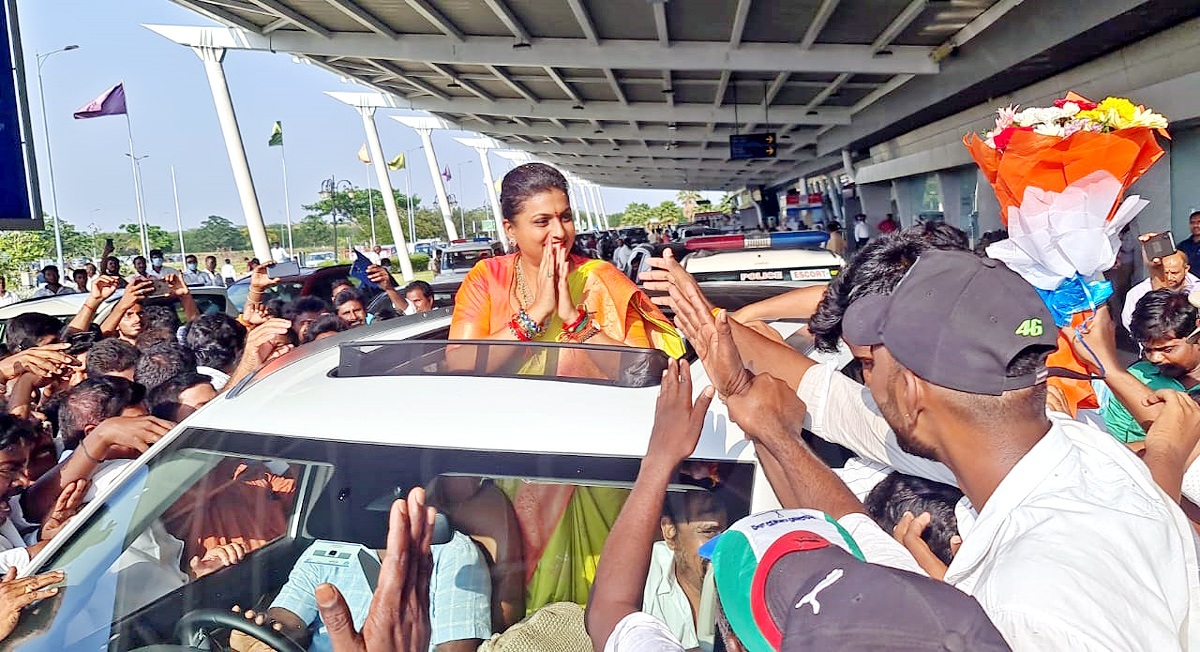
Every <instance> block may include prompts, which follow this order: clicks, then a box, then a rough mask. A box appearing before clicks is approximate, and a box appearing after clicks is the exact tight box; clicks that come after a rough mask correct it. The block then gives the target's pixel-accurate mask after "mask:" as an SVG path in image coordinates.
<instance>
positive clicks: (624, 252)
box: [612, 238, 633, 276]
mask: <svg viewBox="0 0 1200 652" xmlns="http://www.w3.org/2000/svg"><path fill="white" fill-rule="evenodd" d="M617 243H618V246H617V250H616V251H614V252H613V259H612V262H613V265H616V267H617V269H619V270H621V273H623V274H625V275H626V276H628V275H629V259H630V258H632V257H633V248H632V247H630V246H629V243H628V242H625V238H619V239H617Z"/></svg>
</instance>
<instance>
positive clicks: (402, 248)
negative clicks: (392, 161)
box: [357, 106, 416, 283]
mask: <svg viewBox="0 0 1200 652" xmlns="http://www.w3.org/2000/svg"><path fill="white" fill-rule="evenodd" d="M357 109H358V113H359V115H361V116H362V121H363V129H365V130H366V132H367V147H369V148H370V149H371V167H373V168H375V179H376V181H378V182H379V192H380V193H382V194H383V208H384V211H385V212H386V213H387V220H388V226H390V227H392V237H393V238H394V239H395V243H394V244H395V245H396V258H398V259H400V260H399V262H400V274H401V276H403V277H404V282H405V283H408V282H410V281H412V280H413V279H414V278H416V277H415V276H414V275H413V268H412V261H411V260H409V259H408V243H407V242H406V241H405V238H404V229H403V228H402V227H401V226H400V209H399V208H398V207H397V206H396V194H395V193H393V192H392V180H391V178H389V177H388V172H387V159H385V158H384V157H383V143H381V142H380V140H379V129H378V128H377V127H376V126H375V108H374V107H370V106H360V107H357Z"/></svg>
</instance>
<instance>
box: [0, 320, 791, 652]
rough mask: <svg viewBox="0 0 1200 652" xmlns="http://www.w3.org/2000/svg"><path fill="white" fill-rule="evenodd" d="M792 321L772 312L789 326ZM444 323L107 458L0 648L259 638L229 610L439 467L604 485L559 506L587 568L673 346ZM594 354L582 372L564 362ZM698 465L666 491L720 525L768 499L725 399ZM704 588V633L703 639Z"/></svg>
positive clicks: (633, 459) (642, 435)
mask: <svg viewBox="0 0 1200 652" xmlns="http://www.w3.org/2000/svg"><path fill="white" fill-rule="evenodd" d="M798 326H799V324H793V325H786V324H785V325H779V326H777V327H781V328H783V329H784V330H783V332H784V333H785V334H790V333H788V330H789V329H790V330H795V329H796V328H797V327H798ZM449 327H450V310H449V309H448V308H443V309H438V310H435V311H434V312H431V313H426V314H419V315H412V316H409V317H402V318H399V319H395V320H389V321H386V322H381V323H377V324H374V325H371V326H367V327H364V328H360V329H356V330H353V331H349V332H346V333H342V334H340V335H338V336H335V337H332V338H329V339H326V340H321V341H318V342H314V343H312V344H310V345H306V346H304V347H300V348H298V349H296V350H294V351H292V352H291V353H290V354H288V355H286V356H284V357H282V358H280V359H278V360H276V361H274V362H272V363H270V364H269V365H268V366H267V367H266V368H265V369H263V370H262V371H260V372H259V373H257V374H256V375H254V376H251V377H250V378H247V379H246V380H245V381H243V382H241V383H240V384H239V385H238V386H236V387H234V388H232V389H230V390H229V391H227V392H225V393H224V394H222V395H221V396H219V397H217V398H216V399H214V400H213V401H212V402H211V403H209V404H208V405H207V406H205V407H203V408H201V409H200V410H199V411H197V412H196V413H194V414H192V415H191V416H190V417H188V418H187V419H185V420H184V421H183V422H182V423H180V424H179V425H178V426H176V427H175V428H174V429H173V430H172V431H171V432H170V433H169V434H168V435H167V436H166V437H164V438H163V439H162V440H161V441H160V442H158V443H157V444H156V445H155V446H154V447H152V448H151V449H150V450H149V451H148V452H147V453H146V454H144V455H142V457H140V458H139V459H137V460H132V461H128V462H119V463H115V464H114V463H112V462H109V463H106V464H107V465H109V468H107V469H105V470H104V471H102V472H101V473H99V474H98V477H97V478H96V482H95V484H96V489H97V491H96V495H95V497H94V499H93V500H92V501H91V502H90V503H89V504H88V505H87V506H86V507H85V509H84V511H83V512H81V513H80V514H79V515H78V516H77V517H76V518H74V519H73V520H72V521H71V522H70V523H69V524H68V525H67V526H66V528H65V529H64V531H63V532H62V533H60V534H59V535H58V536H57V537H56V538H55V539H54V540H53V541H52V543H51V545H49V546H48V547H47V548H46V549H45V550H43V551H42V553H41V554H39V555H38V556H37V558H35V559H34V560H33V561H32V562H31V563H30V564H29V565H28V567H27V568H25V569H23V570H24V571H25V572H26V573H29V572H38V573H42V572H47V571H50V570H55V569H57V570H62V571H64V572H65V574H66V580H65V582H64V588H63V589H62V590H61V591H60V592H59V593H58V594H57V595H56V596H54V597H52V598H49V599H47V600H45V601H43V602H42V603H41V604H40V605H39V606H37V607H36V608H34V609H32V610H31V611H29V612H27V613H26V614H25V616H24V618H23V620H22V622H21V623H20V625H19V626H18V630H17V631H16V632H14V634H13V635H12V636H11V637H10V638H9V640H8V641H5V643H4V645H6V646H10V647H9V648H8V649H22V650H88V651H91V650H100V649H110V650H126V649H135V650H136V649H144V650H146V651H147V652H148V651H149V650H152V649H153V650H160V651H163V650H172V649H174V650H184V649H192V648H188V647H185V646H187V645H189V644H197V645H205V643H204V642H203V639H204V638H206V637H211V638H212V641H210V642H209V643H211V644H212V645H213V647H212V648H211V649H217V648H216V644H217V643H220V644H223V641H224V640H225V639H224V637H225V636H226V634H225V631H226V630H224V628H225V627H226V626H228V625H229V624H230V623H231V622H238V621H239V620H240V621H242V622H241V623H240V627H241V628H243V629H248V630H249V631H251V632H252V633H259V634H262V633H263V632H262V631H261V629H262V628H257V629H256V628H255V627H254V626H253V624H246V623H245V622H244V619H239V618H231V617H229V609H230V608H231V607H232V606H233V605H235V604H236V605H241V606H242V607H243V608H245V607H248V606H249V607H253V608H255V609H259V610H262V609H265V608H266V606H267V605H268V604H269V603H270V601H271V599H272V596H274V595H275V594H276V593H278V591H279V590H280V588H281V587H282V586H283V585H284V584H285V582H287V581H288V574H289V571H290V569H292V567H293V565H294V564H296V563H297V560H298V559H300V558H301V555H302V554H304V553H305V551H306V550H308V549H309V548H310V545H311V544H313V543H314V541H318V540H321V541H335V542H348V543H349V544H352V545H361V546H363V547H364V549H381V548H383V547H384V545H385V532H386V520H387V511H386V510H387V506H388V505H389V503H390V501H391V500H392V498H393V497H395V496H399V495H403V494H405V493H407V491H408V490H409V488H411V487H414V486H428V485H429V484H430V483H431V482H432V481H434V480H435V479H438V478H455V477H457V478H463V477H469V478H478V479H479V483H480V486H483V485H484V483H490V484H491V485H493V486H496V487H499V488H501V489H502V490H503V491H504V492H505V495H506V496H508V497H509V498H511V499H513V502H514V503H516V502H517V500H516V496H520V495H523V492H527V491H534V490H537V491H539V492H545V493H546V495H549V494H554V495H559V496H561V495H562V493H561V492H567V495H572V496H573V495H579V496H581V497H582V496H588V497H595V498H596V501H595V504H594V505H593V504H592V503H588V505H590V506H591V507H594V508H595V513H592V514H590V515H589V514H584V513H582V512H583V511H586V509H591V507H580V508H579V509H580V510H581V512H580V513H574V517H571V518H566V517H564V522H565V521H567V520H572V523H573V525H571V527H576V528H579V527H582V528H584V529H586V530H587V532H586V533H585V534H581V535H580V536H581V537H583V538H585V539H587V538H590V541H591V544H592V545H591V547H590V548H589V550H594V553H590V554H592V555H593V556H589V557H586V558H583V555H585V553H584V552H583V551H582V550H580V549H578V548H577V547H572V546H568V549H567V550H568V552H567V553H566V554H567V555H568V556H570V555H580V556H581V557H580V558H572V559H567V560H566V561H567V562H568V563H567V567H569V568H576V569H583V570H580V571H579V572H581V573H584V575H585V576H586V575H587V574H588V573H590V572H593V571H594V568H595V566H594V564H595V555H598V554H599V549H600V548H599V546H600V545H601V544H602V543H603V539H604V537H605V535H606V534H607V531H608V528H610V527H611V525H612V520H613V519H615V516H616V511H619V507H620V504H621V503H622V502H623V500H624V497H625V495H626V494H627V490H628V488H629V487H630V486H632V483H633V480H634V479H635V477H636V475H637V471H638V465H639V463H640V461H641V457H642V456H643V455H644V454H645V452H646V445H647V442H648V439H649V434H650V428H651V425H652V423H653V417H654V408H655V402H656V398H657V395H658V383H659V379H660V377H661V371H662V369H663V368H664V365H665V364H666V357H665V356H664V355H663V354H662V353H661V352H658V351H654V350H644V349H631V348H619V347H603V346H586V345H581V346H568V345H561V344H544V345H531V344H529V343H520V342H510V343H501V342H474V343H473V342H446V341H444V340H445V338H446V337H447V334H448V331H449ZM585 358H586V360H587V361H588V362H589V363H591V364H592V367H589V368H590V369H593V371H591V372H588V373H584V374H580V373H577V372H576V371H571V370H570V369H569V368H568V367H570V368H573V369H578V368H579V367H580V365H578V364H575V363H578V362H579V361H580V360H583V359H585ZM571 361H574V362H571ZM603 370H608V371H603ZM692 375H693V378H694V387H695V391H696V392H697V393H698V392H699V391H700V390H701V389H702V388H703V387H705V386H706V384H707V381H706V378H705V375H704V371H703V369H702V367H701V366H700V364H699V363H696V364H694V365H693V366H692ZM693 460H694V462H690V463H689V464H687V465H685V470H686V471H687V472H686V473H681V474H680V476H679V477H678V478H677V479H676V481H675V482H674V483H672V485H671V491H672V492H675V493H677V494H680V495H683V494H686V493H688V492H706V493H708V494H711V495H712V497H713V499H714V500H718V501H719V503H720V504H721V505H722V506H723V507H724V509H725V513H726V522H733V521H734V520H736V519H737V518H739V517H741V516H743V515H746V514H748V513H750V512H751V511H752V510H754V511H758V510H763V509H769V508H773V507H777V503H776V502H775V497H774V494H773V493H772V492H771V490H770V488H769V486H768V485H767V483H766V482H765V480H764V479H763V477H762V476H761V474H760V473H759V472H758V469H757V464H756V461H755V458H754V456H753V454H752V451H751V448H750V446H749V445H748V442H746V441H745V440H744V438H743V433H742V432H741V431H740V430H739V429H738V427H737V426H736V425H734V424H733V423H732V422H730V420H729V419H728V417H727V415H726V413H725V411H724V406H723V405H722V404H721V402H720V401H715V402H714V403H713V405H712V408H711V412H710V414H709V416H708V418H707V419H706V421H705V424H704V432H703V434H702V436H701V438H700V442H699V445H698V447H697V449H696V452H695V454H694V456H693ZM262 478H267V480H265V481H262V482H260V480H261V479H262ZM250 479H253V481H251V480H250ZM614 510H616V511H614ZM450 513H451V514H452V513H453V510H452V509H451V511H450ZM520 520H521V519H520V518H518V521H520ZM451 523H452V524H455V523H454V520H453V517H451ZM556 527H558V528H561V527H567V526H566V525H563V524H562V523H559V524H558V526H556ZM235 531H236V532H237V533H239V534H241V535H244V537H245V539H247V540H252V544H251V547H252V548H253V550H252V551H251V552H250V553H249V554H248V555H247V557H246V559H245V560H244V561H242V562H241V563H240V564H236V565H233V566H228V567H225V568H222V569H220V570H218V571H216V572H214V573H212V574H210V575H207V576H204V577H200V578H199V579H196V578H194V577H193V576H192V575H190V574H189V573H188V572H187V568H188V567H187V561H186V560H187V559H189V556H190V555H191V554H192V550H193V548H195V547H196V544H197V541H201V540H205V539H206V538H207V539H209V540H213V539H218V540H219V539H220V537H223V536H228V535H231V534H233V533H234V532H235ZM555 531H557V529H556V530H555ZM466 534H474V533H472V532H469V531H468V532H466ZM585 535H586V536H585ZM573 545H574V544H573ZM181 548H182V550H183V551H182V553H181V552H180V550H181ZM559 561H560V562H561V561H563V560H559ZM531 563H533V562H531ZM541 563H546V562H545V560H544V559H543V560H542V562H541ZM588 569H590V570H588ZM526 571H527V572H532V568H527V569H526ZM524 576H525V577H528V576H529V575H528V574H526V575H524ZM586 579H589V580H590V576H587V577H586ZM575 589H576V592H575V593H574V594H573V595H574V596H576V597H569V596H568V597H567V598H565V599H567V600H575V601H577V602H578V601H582V600H583V599H584V598H585V597H586V595H587V593H586V591H587V586H586V585H584V586H576V587H575ZM579 591H582V593H579ZM710 594H711V591H708V592H706V595H707V596H708V597H706V599H705V602H704V603H703V604H704V605H705V607H704V609H703V610H702V613H701V616H700V620H699V623H700V624H699V628H698V635H699V636H700V638H701V640H702V642H704V641H707V643H704V645H706V646H707V645H708V644H710V643H711V641H712V623H713V619H712V602H711V595H710ZM493 595H494V594H493ZM579 596H583V597H579ZM555 597H556V598H562V596H560V595H556V596H555ZM436 599H437V598H436V595H435V596H434V601H435V602H436ZM536 606H538V605H533V604H530V605H527V607H536ZM269 634H270V632H267V633H266V634H264V635H269ZM181 639H182V640H181ZM282 649H289V650H294V649H296V647H295V646H294V645H293V646H291V647H285V648H282Z"/></svg>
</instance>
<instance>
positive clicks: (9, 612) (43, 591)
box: [0, 566, 66, 640]
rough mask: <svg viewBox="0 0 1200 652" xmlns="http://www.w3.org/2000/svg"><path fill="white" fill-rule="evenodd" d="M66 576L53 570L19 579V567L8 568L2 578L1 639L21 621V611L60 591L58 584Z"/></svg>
mask: <svg viewBox="0 0 1200 652" xmlns="http://www.w3.org/2000/svg"><path fill="white" fill-rule="evenodd" d="M65 578H66V575H65V574H63V572H62V571H53V572H50V573H45V574H42V575H34V576H32V577H22V578H21V579H17V569H16V567H15V566H14V567H13V568H10V569H8V573H6V574H5V575H4V578H3V579H0V640H4V639H6V638H8V635H9V634H12V633H13V630H14V629H16V628H17V623H18V622H20V621H21V611H22V610H23V609H25V607H28V606H29V605H31V604H33V603H35V602H37V601H38V600H44V599H45V598H49V597H50V596H52V595H55V594H57V593H58V587H53V588H49V589H48V588H46V587H47V586H50V585H51V584H58V583H59V582H61V581H63V579H65Z"/></svg>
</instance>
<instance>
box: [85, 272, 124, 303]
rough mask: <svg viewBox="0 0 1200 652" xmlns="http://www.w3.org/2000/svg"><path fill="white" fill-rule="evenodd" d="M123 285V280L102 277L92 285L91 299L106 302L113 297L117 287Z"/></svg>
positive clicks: (113, 277) (114, 277)
mask: <svg viewBox="0 0 1200 652" xmlns="http://www.w3.org/2000/svg"><path fill="white" fill-rule="evenodd" d="M120 284H121V279H119V278H117V277H116V276H107V275H101V276H100V277H98V278H97V279H96V282H95V283H93V284H92V290H91V293H90V295H89V296H90V298H91V299H94V300H96V301H104V300H105V299H107V298H109V297H111V296H112V295H113V293H114V292H116V291H117V286H118V285H120Z"/></svg>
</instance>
